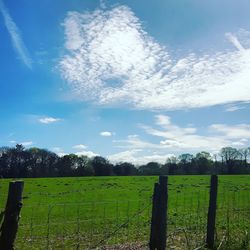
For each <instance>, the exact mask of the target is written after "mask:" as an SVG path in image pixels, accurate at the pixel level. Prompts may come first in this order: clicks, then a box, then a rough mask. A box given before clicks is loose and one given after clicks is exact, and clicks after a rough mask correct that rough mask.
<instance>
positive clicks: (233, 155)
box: [220, 147, 239, 174]
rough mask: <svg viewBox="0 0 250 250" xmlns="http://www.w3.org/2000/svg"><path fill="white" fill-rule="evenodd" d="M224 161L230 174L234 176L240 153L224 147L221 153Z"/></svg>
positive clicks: (234, 149)
mask: <svg viewBox="0 0 250 250" xmlns="http://www.w3.org/2000/svg"><path fill="white" fill-rule="evenodd" d="M220 155H221V158H222V161H223V159H224V162H225V163H226V166H227V170H228V174H233V172H234V164H235V162H236V159H237V158H238V156H239V151H238V150H237V149H236V148H232V147H224V148H222V149H221V151H220Z"/></svg>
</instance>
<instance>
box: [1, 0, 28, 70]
mask: <svg viewBox="0 0 250 250" xmlns="http://www.w3.org/2000/svg"><path fill="white" fill-rule="evenodd" d="M0 13H2V15H3V19H4V23H5V26H6V28H7V30H8V32H9V34H10V37H11V41H12V44H13V47H14V49H15V50H16V52H17V54H18V55H19V56H20V58H21V60H22V61H23V63H24V64H25V65H26V66H27V67H28V68H30V69H31V68H32V60H31V58H30V56H29V53H28V50H27V49H26V47H25V45H24V43H23V40H22V36H21V32H20V31H19V29H18V27H17V26H16V24H15V22H14V21H13V19H12V18H11V16H10V14H9V11H8V10H7V8H6V7H5V5H4V3H3V1H2V0H0Z"/></svg>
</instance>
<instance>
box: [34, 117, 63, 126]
mask: <svg viewBox="0 0 250 250" xmlns="http://www.w3.org/2000/svg"><path fill="white" fill-rule="evenodd" d="M61 120H62V119H60V118H54V117H43V118H39V119H38V121H39V122H40V123H43V124H50V123H55V122H59V121H61Z"/></svg>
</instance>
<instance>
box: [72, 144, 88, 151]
mask: <svg viewBox="0 0 250 250" xmlns="http://www.w3.org/2000/svg"><path fill="white" fill-rule="evenodd" d="M72 148H74V149H78V150H82V149H86V148H87V146H85V145H83V144H78V145H75V146H73V147H72Z"/></svg>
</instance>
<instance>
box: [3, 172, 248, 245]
mask: <svg viewBox="0 0 250 250" xmlns="http://www.w3.org/2000/svg"><path fill="white" fill-rule="evenodd" d="M157 180H158V178H157V177H143V176H137V177H81V178H73V177H72V178H43V179H40V178H39V179H25V180H24V181H25V188H24V194H23V203H24V205H23V208H22V211H21V215H22V217H21V220H20V228H19V232H18V238H17V249H28V248H29V249H95V248H97V247H99V246H103V245H117V244H128V242H136V244H145V245H146V244H147V241H148V239H149V230H150V218H151V205H152V204H151V197H152V193H153V186H154V183H155V182H157ZM8 182H9V180H3V179H2V180H0V208H1V209H3V207H4V204H5V200H6V195H7V189H8ZM208 195H209V176H170V177H169V210H168V214H169V218H168V235H169V237H168V244H169V246H171V247H175V248H173V249H194V248H195V247H197V246H200V245H202V244H203V242H204V236H205V230H206V214H207V207H208V199H209V197H208ZM249 229H250V176H219V193H218V209H217V242H218V244H219V243H222V247H221V249H223V247H224V249H230V248H231V249H244V248H243V247H245V245H247V244H248V243H247V237H248V236H247V235H248V234H249V233H250V232H249ZM225 239H226V240H225ZM226 244H227V245H226ZM229 244H230V245H229ZM224 245H225V246H224ZM229 247H230V248H229ZM237 247H238V248H237ZM245 249H248V248H247V246H246V248H245Z"/></svg>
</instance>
